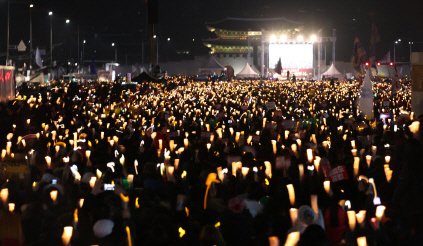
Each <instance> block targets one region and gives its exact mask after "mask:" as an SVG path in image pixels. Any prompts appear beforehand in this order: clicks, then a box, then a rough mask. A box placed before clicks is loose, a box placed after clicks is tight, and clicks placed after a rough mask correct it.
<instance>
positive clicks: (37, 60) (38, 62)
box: [35, 48, 43, 67]
mask: <svg viewBox="0 0 423 246" xmlns="http://www.w3.org/2000/svg"><path fill="white" fill-rule="evenodd" d="M35 63H37V65H38V66H39V67H43V60H41V56H40V50H39V49H38V48H37V51H36V52H35Z"/></svg>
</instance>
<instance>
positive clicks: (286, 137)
mask: <svg viewBox="0 0 423 246" xmlns="http://www.w3.org/2000/svg"><path fill="white" fill-rule="evenodd" d="M288 137H289V131H288V130H285V140H287V139H288Z"/></svg>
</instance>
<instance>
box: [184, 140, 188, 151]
mask: <svg viewBox="0 0 423 246" xmlns="http://www.w3.org/2000/svg"><path fill="white" fill-rule="evenodd" d="M184 146H185V149H188V138H184Z"/></svg>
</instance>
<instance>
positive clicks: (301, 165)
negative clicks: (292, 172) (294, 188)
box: [298, 164, 304, 180]
mask: <svg viewBox="0 0 423 246" xmlns="http://www.w3.org/2000/svg"><path fill="white" fill-rule="evenodd" d="M298 171H299V173H300V180H302V179H303V177H304V165H303V164H298Z"/></svg>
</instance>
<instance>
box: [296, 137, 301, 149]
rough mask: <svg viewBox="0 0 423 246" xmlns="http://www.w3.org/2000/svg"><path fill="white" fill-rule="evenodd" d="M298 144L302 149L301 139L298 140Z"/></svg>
mask: <svg viewBox="0 0 423 246" xmlns="http://www.w3.org/2000/svg"><path fill="white" fill-rule="evenodd" d="M297 144H298V147H300V148H301V139H297Z"/></svg>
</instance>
